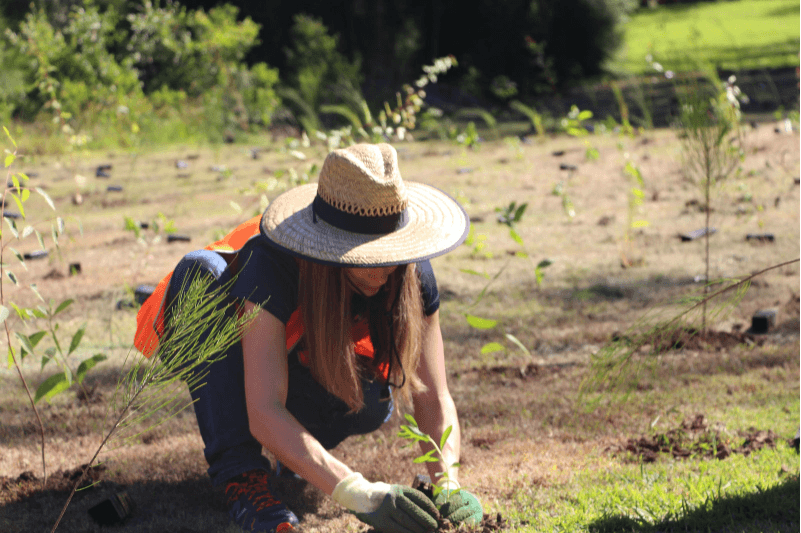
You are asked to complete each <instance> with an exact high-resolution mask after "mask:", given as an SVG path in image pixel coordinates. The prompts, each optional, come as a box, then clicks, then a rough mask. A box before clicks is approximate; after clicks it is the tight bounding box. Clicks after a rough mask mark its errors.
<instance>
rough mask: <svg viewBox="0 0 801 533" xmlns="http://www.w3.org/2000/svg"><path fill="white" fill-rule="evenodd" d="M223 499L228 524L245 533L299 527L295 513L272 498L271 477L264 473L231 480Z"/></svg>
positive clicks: (278, 532)
mask: <svg viewBox="0 0 801 533" xmlns="http://www.w3.org/2000/svg"><path fill="white" fill-rule="evenodd" d="M225 498H226V503H227V504H228V514H229V515H230V517H231V521H232V522H233V523H235V524H236V525H238V526H239V527H241V528H242V529H244V530H245V531H251V532H254V533H255V532H258V531H263V532H265V533H281V532H283V531H293V530H294V529H295V528H294V526H296V525H298V517H297V516H295V513H293V512H292V511H290V510H289V509H287V508H286V505H284V503H283V502H282V501H281V500H279V499H278V498H276V497H275V496H273V494H272V491H271V490H270V474H269V473H267V472H265V471H264V470H249V471H247V472H245V473H244V474H240V475H238V476H236V477H234V478H231V479H230V480H229V481H228V483H227V484H226V486H225Z"/></svg>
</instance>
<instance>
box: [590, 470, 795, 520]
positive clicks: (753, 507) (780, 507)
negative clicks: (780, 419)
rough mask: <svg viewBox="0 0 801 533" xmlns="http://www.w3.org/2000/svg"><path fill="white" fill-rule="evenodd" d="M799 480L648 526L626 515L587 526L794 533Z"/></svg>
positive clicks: (613, 516)
mask: <svg viewBox="0 0 801 533" xmlns="http://www.w3.org/2000/svg"><path fill="white" fill-rule="evenodd" d="M798 508H799V481H798V477H789V478H787V479H786V480H785V481H784V482H783V483H781V484H779V485H776V486H774V487H771V488H769V489H765V490H761V489H759V488H758V487H757V488H756V492H753V493H751V494H745V495H737V496H727V497H723V498H719V499H716V500H711V501H709V502H707V503H705V504H702V505H701V506H699V507H698V508H696V509H690V510H687V511H685V512H683V513H682V514H681V516H679V517H675V518H672V517H669V518H667V519H665V520H663V521H661V522H656V523H653V524H651V523H649V522H646V521H644V520H635V519H632V518H630V517H628V516H623V515H608V516H605V517H604V518H600V519H598V520H596V521H594V522H591V523H590V524H588V526H587V528H588V529H589V531H590V532H592V533H622V532H637V533H640V532H642V533H657V532H659V533H663V532H664V533H673V532H679V531H681V532H688V531H693V532H704V533H707V532H714V533H718V532H720V533H723V532H725V533H741V532H742V533H746V532H749V533H750V532H754V533H756V532H762V531H776V532H785V531H786V532H793V533H796V532H797V531H798V530H799V514H798Z"/></svg>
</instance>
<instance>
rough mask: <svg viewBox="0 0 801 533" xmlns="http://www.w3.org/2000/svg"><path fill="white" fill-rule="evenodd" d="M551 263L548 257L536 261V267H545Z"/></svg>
mask: <svg viewBox="0 0 801 533" xmlns="http://www.w3.org/2000/svg"><path fill="white" fill-rule="evenodd" d="M552 264H553V261H551V260H550V259H543V260H542V261H540V262H539V263H537V268H547V267H549V266H551V265H552Z"/></svg>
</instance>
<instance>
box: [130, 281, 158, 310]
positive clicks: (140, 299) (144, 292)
mask: <svg viewBox="0 0 801 533" xmlns="http://www.w3.org/2000/svg"><path fill="white" fill-rule="evenodd" d="M155 290H156V287H154V286H153V285H139V286H138V287H137V288H136V290H135V291H134V300H136V303H138V304H139V305H142V304H143V303H145V300H147V299H148V298H149V297H150V295H151V294H153V291H155Z"/></svg>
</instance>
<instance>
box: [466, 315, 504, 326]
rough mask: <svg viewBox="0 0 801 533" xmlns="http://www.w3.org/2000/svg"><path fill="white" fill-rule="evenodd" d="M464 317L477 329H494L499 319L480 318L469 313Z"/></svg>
mask: <svg viewBox="0 0 801 533" xmlns="http://www.w3.org/2000/svg"><path fill="white" fill-rule="evenodd" d="M464 317H465V318H466V319H467V323H468V324H470V325H471V326H472V327H474V328H476V329H492V328H494V327H495V326H496V325H497V324H498V321H497V320H492V319H490V318H480V317H477V316H474V315H467V314H466V315H464Z"/></svg>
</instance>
